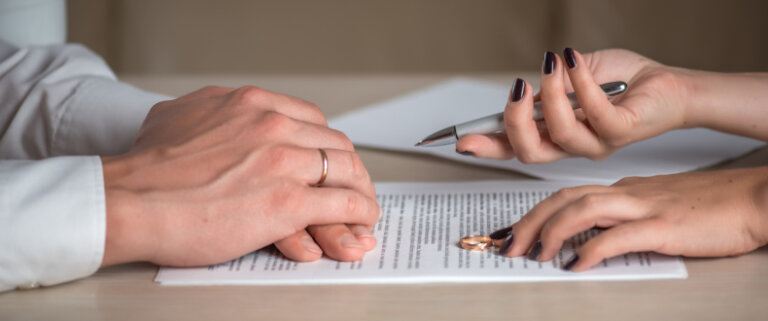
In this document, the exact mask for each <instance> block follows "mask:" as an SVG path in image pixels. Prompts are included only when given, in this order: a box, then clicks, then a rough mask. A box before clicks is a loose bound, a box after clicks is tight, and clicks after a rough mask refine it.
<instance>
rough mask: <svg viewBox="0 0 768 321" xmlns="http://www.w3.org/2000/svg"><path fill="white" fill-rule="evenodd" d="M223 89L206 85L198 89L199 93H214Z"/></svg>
mask: <svg viewBox="0 0 768 321" xmlns="http://www.w3.org/2000/svg"><path fill="white" fill-rule="evenodd" d="M223 88H224V87H219V86H214V85H207V86H205V87H203V88H200V92H212V91H213V92H216V91H219V90H221V89H223Z"/></svg>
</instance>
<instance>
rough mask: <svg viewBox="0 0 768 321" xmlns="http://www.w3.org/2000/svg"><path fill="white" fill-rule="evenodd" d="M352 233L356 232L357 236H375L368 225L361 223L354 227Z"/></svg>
mask: <svg viewBox="0 0 768 321" xmlns="http://www.w3.org/2000/svg"><path fill="white" fill-rule="evenodd" d="M352 233H355V236H357V238H363V237H373V234H371V231H369V230H368V228H367V227H365V226H360V225H357V226H355V227H353V228H352Z"/></svg>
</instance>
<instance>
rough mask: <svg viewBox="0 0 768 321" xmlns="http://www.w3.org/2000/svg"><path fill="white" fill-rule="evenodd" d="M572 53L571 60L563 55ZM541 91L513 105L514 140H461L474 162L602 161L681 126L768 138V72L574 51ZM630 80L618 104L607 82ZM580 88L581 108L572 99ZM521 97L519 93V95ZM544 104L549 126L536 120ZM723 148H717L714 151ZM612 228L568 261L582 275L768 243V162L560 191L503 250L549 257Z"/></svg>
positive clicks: (509, 125) (509, 128) (508, 117)
mask: <svg viewBox="0 0 768 321" xmlns="http://www.w3.org/2000/svg"><path fill="white" fill-rule="evenodd" d="M564 55H568V53H564ZM554 58H555V59H554V62H555V66H554V69H553V72H551V73H549V74H542V79H541V92H540V93H538V94H537V95H535V96H534V94H533V92H532V89H531V88H530V86H525V90H524V91H522V93H523V95H522V97H521V99H519V100H517V101H513V100H514V99H510V101H509V102H508V104H507V106H506V108H505V112H504V119H505V125H506V126H505V127H506V134H502V135H469V136H465V137H462V138H461V139H460V140H459V141H458V142H457V143H456V149H457V151H460V152H471V153H472V154H474V155H475V156H476V157H485V158H498V159H511V158H517V159H519V160H520V161H521V162H524V163H546V162H551V161H555V160H558V159H562V158H566V157H587V158H590V159H593V160H597V161H599V160H601V159H604V158H606V157H607V156H609V155H610V154H611V153H613V152H615V151H616V150H618V149H620V148H622V147H624V146H626V145H629V144H631V143H634V142H637V141H640V140H643V139H647V138H650V137H653V136H656V135H659V134H661V133H663V132H666V131H669V130H673V129H683V128H694V127H704V128H710V129H714V130H718V131H722V132H727V133H732V134H737V135H742V136H746V137H752V138H755V139H760V140H763V141H768V107H766V106H768V90H766V89H768V74H765V73H738V74H737V73H730V74H726V73H714V72H703V71H695V70H688V69H683V68H675V67H670V66H665V65H662V64H660V63H658V62H655V61H652V60H650V59H648V58H645V57H643V56H640V55H638V54H636V53H633V52H630V51H626V50H615V49H614V50H603V51H598V52H595V53H591V54H585V55H581V54H580V53H578V52H574V53H573V61H575V66H573V67H569V66H568V65H567V64H566V61H564V60H563V59H561V58H560V57H558V56H555V57H554ZM616 80H623V81H626V82H627V83H628V87H629V89H628V91H627V92H626V93H624V94H623V95H621V96H619V97H617V98H616V99H613V100H609V99H607V98H606V97H605V95H604V94H602V92H601V91H600V89H599V87H598V84H599V83H603V82H608V81H616ZM570 91H575V92H576V95H577V99H578V101H579V104H580V106H581V107H582V109H581V111H576V112H574V111H573V110H572V109H571V108H570V106H569V105H568V103H567V100H566V97H565V94H566V92H570ZM511 98H512V97H511ZM536 99H541V101H542V105H543V107H542V108H543V111H544V115H545V120H544V122H543V123H539V124H537V123H536V122H534V121H533V120H531V119H532V112H533V101H534V100H536ZM713 148H717V146H713ZM594 227H600V228H607V229H606V230H604V231H603V232H602V233H601V234H600V235H599V236H597V237H595V238H593V239H591V240H590V241H588V242H586V243H585V244H584V245H583V246H582V247H581V248H580V249H579V250H578V253H577V255H576V256H574V257H573V258H572V259H571V260H569V263H571V264H570V265H569V266H568V268H569V269H570V270H573V271H584V270H587V269H589V268H590V267H592V266H594V265H595V264H597V263H599V262H600V261H602V260H603V259H606V258H610V257H612V256H616V255H620V254H623V253H628V252H638V251H655V252H659V253H663V254H669V255H684V256H692V257H716V256H731V255H740V254H743V253H747V252H750V251H752V250H755V249H756V248H758V247H761V246H763V245H765V244H766V243H768V167H756V168H747V169H737V170H723V171H708V172H695V173H683V174H675V175H663V176H654V177H631V178H626V179H623V180H620V181H618V182H616V183H615V184H613V185H611V186H581V187H573V188H567V189H563V190H561V191H559V192H557V193H555V194H554V195H552V196H551V197H549V198H547V199H545V200H544V201H542V202H540V203H539V204H538V205H536V206H535V207H534V208H533V209H531V211H530V212H528V213H527V214H526V215H525V216H524V217H523V218H522V219H521V220H520V221H519V222H518V223H516V224H514V225H513V226H512V227H511V231H510V232H509V233H506V234H505V235H509V234H511V235H513V236H512V237H507V238H506V240H507V241H506V242H505V243H504V244H503V245H502V249H503V250H504V251H503V253H502V254H504V255H507V256H510V257H516V256H522V255H526V254H528V253H529V251H530V250H531V248H532V246H533V245H534V244H535V242H536V241H537V240H541V252H540V254H539V255H538V257H536V258H535V259H537V260H539V261H549V260H551V259H553V258H554V257H555V255H556V254H557V252H558V251H559V249H560V247H561V246H562V244H563V242H564V241H565V240H567V239H568V238H570V237H572V236H574V235H576V234H577V233H580V232H582V231H585V230H587V229H590V228H594Z"/></svg>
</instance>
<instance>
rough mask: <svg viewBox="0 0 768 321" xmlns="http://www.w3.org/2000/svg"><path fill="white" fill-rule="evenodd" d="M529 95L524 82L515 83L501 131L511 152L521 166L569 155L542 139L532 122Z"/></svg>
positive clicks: (535, 123) (530, 94) (535, 124)
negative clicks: (521, 163) (504, 133)
mask: <svg viewBox="0 0 768 321" xmlns="http://www.w3.org/2000/svg"><path fill="white" fill-rule="evenodd" d="M532 92H533V91H532V89H531V88H530V86H529V85H528V84H527V83H526V82H525V81H524V80H522V79H520V78H518V79H516V80H515V85H514V86H513V87H512V90H511V92H510V98H509V101H508V102H507V106H506V108H504V128H505V130H506V135H507V140H508V142H509V145H510V146H511V149H512V150H513V151H514V153H515V156H516V157H517V158H518V159H519V160H520V161H521V162H523V163H543V162H548V161H552V160H556V159H560V158H563V157H566V156H568V155H567V154H565V153H563V152H562V151H561V150H559V149H558V148H557V147H556V146H553V145H551V144H548V143H547V142H546V141H543V140H542V139H541V135H540V134H539V129H538V126H537V122H536V121H535V120H533V100H532Z"/></svg>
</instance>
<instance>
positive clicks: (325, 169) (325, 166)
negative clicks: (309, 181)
mask: <svg viewBox="0 0 768 321" xmlns="http://www.w3.org/2000/svg"><path fill="white" fill-rule="evenodd" d="M317 150H319V151H320V156H321V157H322V158H323V173H322V174H320V179H319V180H317V183H315V186H320V185H323V183H325V178H326V177H328V154H326V153H325V150H324V149H322V148H318V149H317Z"/></svg>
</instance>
